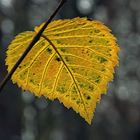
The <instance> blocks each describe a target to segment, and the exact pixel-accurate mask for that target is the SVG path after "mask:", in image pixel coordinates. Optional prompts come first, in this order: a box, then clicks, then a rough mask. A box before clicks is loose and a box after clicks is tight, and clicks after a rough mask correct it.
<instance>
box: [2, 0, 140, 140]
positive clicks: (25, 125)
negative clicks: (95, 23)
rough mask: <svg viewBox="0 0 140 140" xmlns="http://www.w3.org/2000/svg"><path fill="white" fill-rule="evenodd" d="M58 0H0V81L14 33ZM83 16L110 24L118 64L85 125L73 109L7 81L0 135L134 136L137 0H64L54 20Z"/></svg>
mask: <svg viewBox="0 0 140 140" xmlns="http://www.w3.org/2000/svg"><path fill="white" fill-rule="evenodd" d="M58 2H59V0H0V81H1V80H2V79H3V78H4V76H5V75H6V73H7V71H6V66H5V65H4V63H5V60H4V59H5V57H6V56H5V51H6V49H7V45H8V44H9V43H10V41H11V40H12V39H13V37H14V36H15V35H17V34H18V33H19V32H22V31H25V30H33V28H34V26H36V25H38V24H40V23H41V22H43V21H44V20H46V19H47V18H48V17H49V16H50V15H51V13H52V12H53V11H54V9H55V7H56V6H57V5H58ZM77 16H79V17H85V16H86V17H89V18H93V19H96V20H100V21H102V22H104V23H105V25H107V26H108V27H110V28H111V29H112V32H113V33H114V34H115V36H116V37H117V39H118V43H119V46H120V49H121V51H120V54H119V55H120V66H119V67H118V68H116V74H115V80H114V82H112V83H110V84H109V89H108V94H107V95H104V96H102V100H101V102H100V104H98V105H97V108H96V112H95V117H94V120H93V123H92V125H91V126H89V125H88V124H87V123H86V122H85V121H84V120H83V119H82V118H81V117H79V115H78V114H76V113H75V112H74V111H73V110H71V109H70V110H68V109H66V108H65V107H64V106H63V105H62V104H60V103H59V102H58V101H55V102H51V101H48V100H46V99H44V98H43V97H41V98H38V97H35V96H34V95H32V94H31V93H27V92H25V93H23V94H21V93H22V92H23V91H21V89H20V88H18V87H17V86H16V85H13V84H12V83H11V81H9V82H8V83H7V85H6V87H5V88H4V90H3V91H2V92H1V93H0V140H140V64H139V63H140V62H139V61H140V0H68V2H67V3H66V4H65V6H64V7H63V8H62V9H61V11H60V12H59V13H58V14H57V16H56V17H55V19H63V18H74V17H77Z"/></svg>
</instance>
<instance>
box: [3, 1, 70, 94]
mask: <svg viewBox="0 0 140 140" xmlns="http://www.w3.org/2000/svg"><path fill="white" fill-rule="evenodd" d="M66 1H67V0H61V2H60V4H59V5H58V7H57V8H56V10H55V11H54V13H53V14H52V15H51V16H50V18H49V19H48V20H47V21H46V23H45V24H44V26H43V27H42V28H41V29H40V30H39V32H38V33H37V34H36V36H35V37H34V38H33V40H32V42H31V43H30V44H29V46H28V47H27V49H26V50H25V51H24V53H23V54H22V56H21V57H20V58H19V60H18V61H17V62H16V64H15V65H14V66H13V68H12V69H11V71H10V72H9V73H8V74H7V75H6V76H5V78H4V80H3V81H2V82H1V83H0V92H1V91H2V89H3V88H4V86H5V84H6V83H7V82H8V80H10V79H11V77H12V75H13V73H14V72H15V71H16V69H17V68H18V66H19V65H20V64H21V62H22V61H23V59H24V58H25V57H26V55H27V54H28V53H29V51H30V50H31V49H32V47H33V46H34V45H35V43H36V42H37V41H38V40H39V39H40V37H41V35H42V33H43V31H44V30H45V29H46V27H47V26H48V24H49V23H50V22H51V21H52V19H53V18H54V16H55V15H56V14H57V12H58V11H59V9H60V8H61V7H62V6H63V4H64V3H65V2H66Z"/></svg>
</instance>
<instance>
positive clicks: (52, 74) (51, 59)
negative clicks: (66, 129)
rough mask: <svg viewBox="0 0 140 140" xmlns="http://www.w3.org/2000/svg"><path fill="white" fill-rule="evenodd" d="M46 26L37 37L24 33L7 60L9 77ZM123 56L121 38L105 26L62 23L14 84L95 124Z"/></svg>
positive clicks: (85, 21)
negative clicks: (108, 85)
mask: <svg viewBox="0 0 140 140" xmlns="http://www.w3.org/2000/svg"><path fill="white" fill-rule="evenodd" d="M43 24H44V23H43ZM43 24H41V25H40V26H37V27H35V31H33V32H32V31H28V32H23V33H20V34H19V35H17V36H16V37H15V39H14V40H13V41H12V42H11V44H10V45H9V47H8V50H7V58H6V65H8V71H10V70H11V68H12V67H13V66H14V64H15V62H16V61H17V60H18V59H19V58H20V56H21V55H22V54H23V52H24V51H25V49H26V48H27V47H28V45H29V43H30V42H31V41H32V39H33V37H34V36H35V34H36V33H37V32H38V31H39V30H40V28H41V27H42V25H43ZM46 37H47V38H48V39H49V40H51V42H52V43H53V44H54V46H55V48H54V47H53V46H52V45H51V44H50V43H49V42H48V41H47V40H46ZM118 50H119V48H118V45H117V43H116V38H115V37H114V36H113V35H112V34H111V33H110V30H109V29H108V28H107V27H106V26H105V25H103V24H102V23H101V22H99V21H90V20H88V19H87V18H74V19H71V20H69V19H68V20H56V21H53V22H51V23H50V24H49V25H48V27H47V28H46V29H45V31H44V32H43V34H42V36H41V38H40V40H39V41H38V42H37V43H36V44H35V45H34V47H33V48H32V50H31V51H30V52H29V53H28V54H27V56H26V57H25V59H24V60H23V61H22V63H21V64H20V66H19V67H18V68H17V70H16V71H15V73H14V74H13V76H12V81H13V82H14V83H17V84H18V85H19V86H20V87H22V89H24V90H28V91H30V92H33V93H34V94H35V95H36V96H42V95H43V96H45V97H47V98H49V99H51V100H54V99H58V100H59V101H60V102H62V103H63V104H64V105H65V106H66V107H67V108H73V109H74V110H75V111H76V112H78V113H79V114H80V115H81V116H82V117H83V118H84V119H85V120H86V121H87V122H88V123H89V124H90V123H91V120H92V118H93V113H94V111H95V108H96V104H97V102H98V101H99V100H100V98H101V95H102V94H103V93H106V90H107V84H108V82H109V81H111V80H112V79H113V73H114V67H115V66H116V65H117V64H118Z"/></svg>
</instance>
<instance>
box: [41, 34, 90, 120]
mask: <svg viewBox="0 0 140 140" xmlns="http://www.w3.org/2000/svg"><path fill="white" fill-rule="evenodd" d="M41 36H42V37H43V38H44V39H45V40H47V41H48V42H49V43H50V45H51V46H52V48H53V49H54V50H55V52H56V53H57V54H58V56H59V57H60V59H61V60H62V62H63V64H64V66H65V67H66V69H67V70H68V72H69V73H70V76H71V78H72V79H73V81H74V84H75V87H76V89H77V91H78V93H79V96H80V98H81V100H82V102H83V106H84V110H85V113H86V116H87V118H88V120H90V118H89V115H88V112H87V110H86V105H85V103H84V99H83V97H82V95H81V92H80V89H79V87H78V84H77V82H76V80H75V77H74V75H73V74H72V72H71V70H70V69H69V67H68V66H67V64H66V63H65V61H64V59H63V58H62V56H61V54H60V53H59V51H58V50H57V48H56V47H55V45H54V44H53V43H52V42H51V41H50V40H49V38H47V37H46V36H45V35H43V34H42V35H41Z"/></svg>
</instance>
